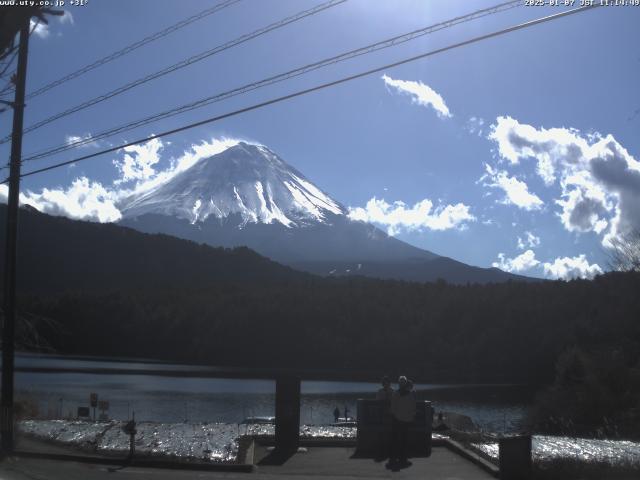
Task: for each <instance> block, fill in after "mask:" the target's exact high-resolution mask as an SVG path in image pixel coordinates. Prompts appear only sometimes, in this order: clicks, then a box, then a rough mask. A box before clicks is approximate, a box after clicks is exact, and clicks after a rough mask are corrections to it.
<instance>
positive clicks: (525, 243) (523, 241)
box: [518, 232, 540, 250]
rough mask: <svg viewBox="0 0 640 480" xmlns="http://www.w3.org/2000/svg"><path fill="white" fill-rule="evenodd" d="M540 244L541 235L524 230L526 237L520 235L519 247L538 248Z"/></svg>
mask: <svg viewBox="0 0 640 480" xmlns="http://www.w3.org/2000/svg"><path fill="white" fill-rule="evenodd" d="M539 246H540V237H538V236H536V235H534V234H533V233H531V232H524V238H520V237H518V249H520V250H524V249H525V248H527V247H530V248H536V247H539Z"/></svg>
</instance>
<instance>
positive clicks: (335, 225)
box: [118, 142, 527, 283]
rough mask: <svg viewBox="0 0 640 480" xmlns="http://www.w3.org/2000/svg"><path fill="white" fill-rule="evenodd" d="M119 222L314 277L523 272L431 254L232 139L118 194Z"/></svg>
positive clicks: (471, 276)
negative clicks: (158, 179) (351, 213)
mask: <svg viewBox="0 0 640 480" xmlns="http://www.w3.org/2000/svg"><path fill="white" fill-rule="evenodd" d="M118 207H119V209H120V211H121V212H122V220H120V224H122V225H125V226H128V227H131V228H134V229H136V230H139V231H142V232H146V233H165V234H169V235H173V236H176V237H180V238H184V239H188V240H193V241H196V242H199V243H205V244H209V245H212V246H223V247H236V246H247V247H249V248H252V249H254V250H256V251H257V252H258V253H260V254H262V255H264V256H266V257H269V258H271V259H273V260H275V261H277V262H280V263H283V264H286V265H289V266H291V267H294V268H297V269H300V270H305V271H308V272H311V273H316V274H320V275H363V276H370V277H377V278H394V279H402V280H411V281H433V280H436V279H439V278H442V279H444V280H447V281H449V282H453V283H466V282H480V283H486V282H500V281H506V280H509V279H527V278H526V277H519V276H517V275H512V274H509V273H506V272H503V271H501V270H498V269H496V268H488V269H485V268H479V267H473V266H470V265H466V264H463V263H461V262H457V261H455V260H452V259H450V258H447V257H441V256H438V255H436V254H434V253H432V252H429V251H427V250H423V249H420V248H417V247H414V246H412V245H409V244H407V243H405V242H402V241H400V240H398V239H396V238H394V237H391V236H389V235H387V234H386V233H385V232H383V231H382V230H380V229H378V228H377V227H375V226H373V225H371V224H368V223H364V222H361V221H355V220H351V219H350V218H349V217H348V215H347V209H346V208H345V207H344V206H343V205H341V204H340V203H339V202H337V201H336V200H334V199H332V198H331V197H330V196H329V195H327V194H326V193H324V192H323V191H322V190H321V189H319V188H318V187H316V186H315V185H314V184H313V183H311V182H310V181H309V180H308V179H306V178H305V176H304V175H303V174H302V173H300V172H299V171H298V170H296V169H295V168H293V167H292V166H291V165H289V164H287V163H286V162H285V161H284V160H282V159H281V158H280V157H279V156H278V155H276V154H275V153H274V152H272V151H271V150H269V149H268V148H267V147H265V146H262V145H254V144H249V143H246V142H239V143H237V144H236V145H235V146H232V147H229V148H227V149H226V150H224V151H223V152H221V153H218V154H216V155H213V156H211V157H209V158H205V159H201V160H199V161H198V162H197V163H195V164H194V165H192V166H191V167H189V168H188V169H186V170H184V171H182V172H180V173H178V174H176V175H175V176H174V177H172V178H170V179H169V180H167V181H165V182H164V183H161V184H159V185H156V186H154V187H153V188H151V189H148V190H146V191H144V192H142V193H137V194H134V195H132V196H130V197H128V198H125V199H123V200H122V201H121V202H120V204H119V205H118Z"/></svg>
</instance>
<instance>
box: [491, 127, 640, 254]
mask: <svg viewBox="0 0 640 480" xmlns="http://www.w3.org/2000/svg"><path fill="white" fill-rule="evenodd" d="M488 138H489V139H491V140H493V141H494V142H496V144H497V152H498V155H499V156H500V158H501V159H503V160H505V161H507V162H508V163H510V164H511V165H516V164H518V163H520V162H521V161H524V160H533V161H534V162H535V164H536V171H537V174H538V175H539V176H540V178H541V179H542V180H543V181H544V183H545V184H546V185H547V186H552V185H556V184H557V185H558V186H559V187H560V192H561V193H560V197H559V198H557V199H556V201H555V203H556V204H557V205H558V206H559V207H560V209H561V210H560V211H559V212H558V217H559V218H560V220H561V222H562V225H563V226H564V227H565V228H566V229H567V230H569V231H572V232H594V233H596V234H602V242H603V244H604V245H605V246H610V244H611V241H612V240H613V239H615V238H618V237H619V236H620V235H624V234H626V233H628V232H630V231H632V230H634V229H638V228H640V162H638V161H637V160H636V159H635V158H634V157H633V156H631V155H630V154H629V152H628V151H627V150H626V149H625V148H624V147H623V146H622V145H620V143H618V141H617V140H616V139H615V138H614V137H613V136H612V135H610V134H609V135H606V136H604V135H601V134H599V133H592V134H582V133H581V132H580V131H578V130H576V129H572V128H551V129H545V128H535V127H533V126H531V125H526V124H521V123H520V122H518V121H517V120H515V119H513V118H511V117H498V119H497V120H496V123H495V124H494V125H492V126H491V133H490V134H489V136H488Z"/></svg>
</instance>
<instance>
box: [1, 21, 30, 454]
mask: <svg viewBox="0 0 640 480" xmlns="http://www.w3.org/2000/svg"><path fill="white" fill-rule="evenodd" d="M18 48H19V50H18V68H17V72H16V91H15V97H14V102H13V130H12V138H11V163H10V170H9V198H8V206H7V207H8V208H7V241H6V243H5V259H4V319H3V324H2V394H1V398H0V407H1V412H0V414H1V415H0V416H1V419H0V420H1V425H0V433H1V434H2V450H3V451H4V453H11V452H12V451H13V447H14V434H15V432H14V428H13V427H14V417H13V413H14V412H13V373H14V353H15V344H14V340H15V325H16V247H17V234H18V202H19V198H20V162H21V159H22V123H23V117H24V93H25V84H26V82H27V52H28V49H29V19H28V18H27V20H26V21H25V22H24V24H23V25H22V27H21V28H20V45H19V47H18Z"/></svg>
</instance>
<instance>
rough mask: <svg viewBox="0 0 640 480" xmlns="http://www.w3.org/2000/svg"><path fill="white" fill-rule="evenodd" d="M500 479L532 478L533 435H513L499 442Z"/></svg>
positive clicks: (519, 479)
mask: <svg viewBox="0 0 640 480" xmlns="http://www.w3.org/2000/svg"><path fill="white" fill-rule="evenodd" d="M498 446H499V456H500V479H501V480H528V479H530V478H531V466H532V465H531V464H532V462H531V435H513V436H508V437H503V438H501V439H500V440H499V443H498Z"/></svg>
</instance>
